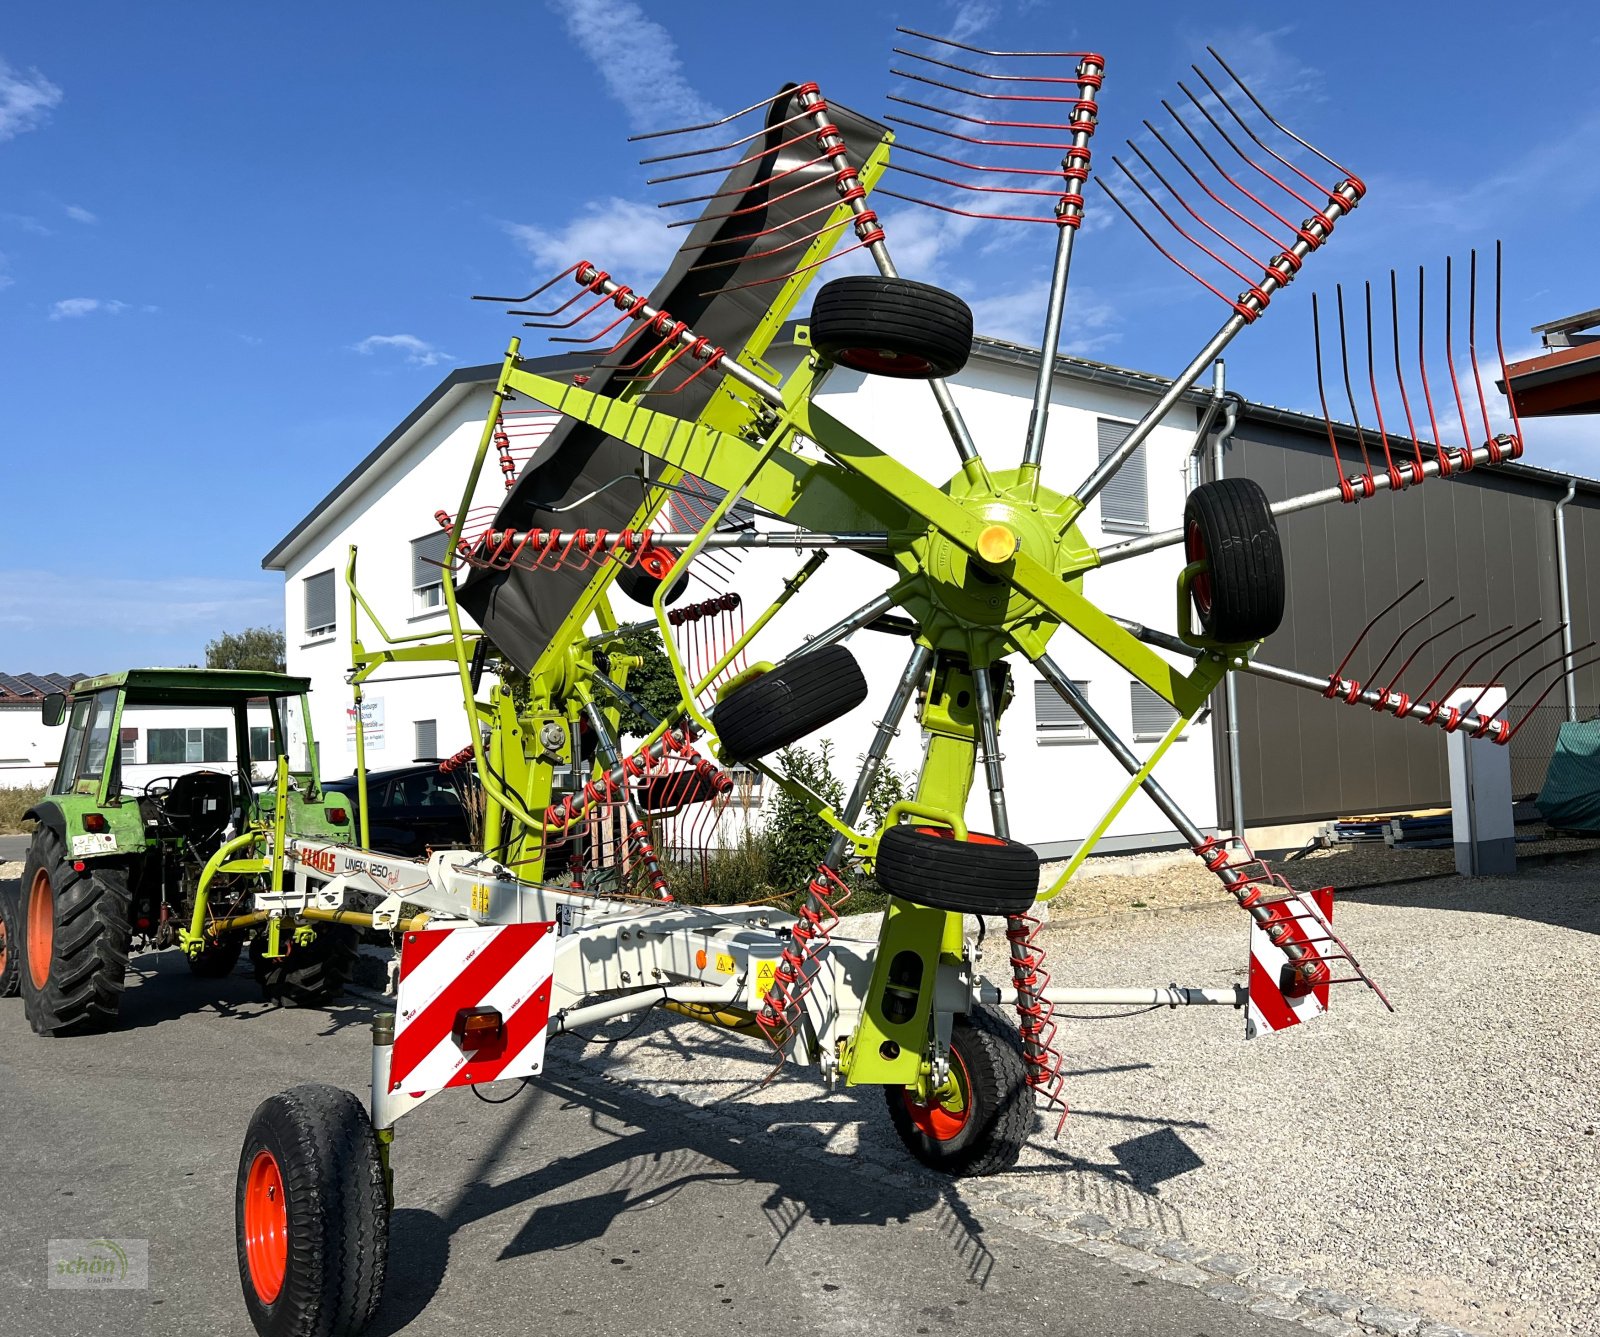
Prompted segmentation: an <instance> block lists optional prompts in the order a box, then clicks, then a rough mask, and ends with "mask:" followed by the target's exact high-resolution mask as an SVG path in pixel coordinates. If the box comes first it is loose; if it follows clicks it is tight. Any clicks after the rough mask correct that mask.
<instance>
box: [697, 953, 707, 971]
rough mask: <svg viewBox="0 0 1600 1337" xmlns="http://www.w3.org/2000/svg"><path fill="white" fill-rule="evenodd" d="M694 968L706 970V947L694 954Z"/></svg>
mask: <svg viewBox="0 0 1600 1337" xmlns="http://www.w3.org/2000/svg"><path fill="white" fill-rule="evenodd" d="M694 968H695V969H696V970H704V969H705V968H706V949H705V948H704V947H702V948H701V949H700V950H699V951H698V952H696V953H695V954H694Z"/></svg>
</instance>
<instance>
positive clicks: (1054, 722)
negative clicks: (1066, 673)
mask: <svg viewBox="0 0 1600 1337" xmlns="http://www.w3.org/2000/svg"><path fill="white" fill-rule="evenodd" d="M1072 685H1073V686H1074V687H1076V688H1077V689H1078V690H1079V691H1080V692H1082V691H1085V689H1086V688H1087V687H1088V683H1085V682H1074V683H1073V684H1072ZM1033 719H1034V724H1035V726H1036V727H1037V728H1038V730H1039V732H1040V733H1082V732H1083V719H1082V718H1081V717H1080V716H1079V714H1078V712H1077V711H1075V710H1074V709H1073V708H1072V707H1071V706H1069V705H1068V704H1067V703H1066V701H1065V700H1063V699H1062V696H1061V693H1060V692H1058V691H1056V689H1055V688H1054V687H1052V686H1051V685H1050V684H1049V683H1047V682H1036V683H1034V684H1033Z"/></svg>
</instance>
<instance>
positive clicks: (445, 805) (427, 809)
mask: <svg viewBox="0 0 1600 1337" xmlns="http://www.w3.org/2000/svg"><path fill="white" fill-rule="evenodd" d="M475 787H476V780H475V778H474V777H473V775H472V770H471V766H470V764H469V765H468V766H465V767H460V768H458V769H456V770H454V771H451V772H450V773H449V774H444V773H442V772H441V771H440V770H439V763H438V762H436V761H419V762H417V763H415V764H414V765H411V766H397V767H395V768H394V769H392V770H387V771H368V772H367V803H368V805H369V808H370V814H371V815H370V818H369V821H370V823H371V826H370V832H369V844H370V846H371V848H372V849H375V850H381V851H383V852H384V853H386V854H402V855H405V856H407V857H408V858H421V857H422V855H423V854H424V853H425V852H426V851H427V850H428V849H430V848H431V849H436V850H437V849H445V848H448V847H450V846H466V845H468V844H470V843H471V840H472V837H471V831H470V828H469V825H468V821H467V808H466V805H465V804H464V803H463V802H462V796H463V793H464V792H469V790H470V789H471V788H475ZM323 788H325V789H336V790H338V791H339V792H340V793H341V794H347V795H348V796H349V798H350V806H351V809H352V812H351V822H350V825H351V829H352V831H359V830H360V828H359V826H358V825H357V821H358V817H357V813H358V812H359V807H358V804H357V802H356V778H355V776H353V775H349V776H346V777H345V778H344V779H342V780H328V781H325V782H324V784H323ZM358 838H359V837H358Z"/></svg>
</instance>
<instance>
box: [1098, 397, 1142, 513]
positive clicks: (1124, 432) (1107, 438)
mask: <svg viewBox="0 0 1600 1337" xmlns="http://www.w3.org/2000/svg"><path fill="white" fill-rule="evenodd" d="M1095 430H1096V431H1097V432H1098V434H1099V438H1100V459H1101V460H1102V461H1104V460H1105V459H1106V457H1107V456H1108V455H1110V454H1111V453H1112V452H1113V451H1115V450H1116V448H1117V447H1118V446H1120V445H1121V444H1122V443H1123V442H1124V441H1126V440H1127V439H1128V433H1129V432H1131V431H1132V430H1133V424H1132V423H1126V422H1114V421H1113V420H1112V419H1110V418H1098V419H1096V421H1095ZM1100 526H1101V528H1102V529H1110V530H1122V531H1128V532H1131V533H1138V534H1142V533H1145V532H1146V531H1147V530H1148V529H1149V528H1150V503H1149V498H1148V497H1147V496H1146V494H1145V481H1144V447H1143V446H1142V445H1141V446H1140V447H1139V448H1138V449H1137V450H1135V451H1134V452H1133V454H1132V455H1130V456H1129V457H1128V459H1127V460H1126V461H1125V462H1124V463H1123V466H1122V468H1120V469H1118V470H1117V472H1116V473H1115V474H1113V475H1112V477H1111V481H1110V482H1109V483H1107V484H1106V485H1105V488H1104V489H1103V490H1102V491H1101V493H1100Z"/></svg>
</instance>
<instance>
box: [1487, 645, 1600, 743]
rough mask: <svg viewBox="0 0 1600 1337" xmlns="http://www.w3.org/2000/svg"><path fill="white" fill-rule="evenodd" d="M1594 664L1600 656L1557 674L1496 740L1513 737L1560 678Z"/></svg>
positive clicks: (1599, 662)
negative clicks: (1519, 717) (1518, 718)
mask: <svg viewBox="0 0 1600 1337" xmlns="http://www.w3.org/2000/svg"><path fill="white" fill-rule="evenodd" d="M1563 658H1565V656H1563ZM1596 664H1600V658H1597V659H1587V660H1585V661H1584V662H1583V663H1581V664H1574V665H1572V667H1570V668H1568V669H1566V670H1565V671H1564V672H1562V673H1560V674H1557V676H1556V679H1555V681H1554V682H1552V683H1551V684H1550V685H1549V686H1548V687H1546V688H1545V689H1544V691H1542V692H1540V693H1539V695H1538V698H1537V699H1536V700H1535V701H1534V703H1533V704H1532V705H1531V706H1529V707H1528V708H1527V710H1525V711H1523V713H1522V718H1521V719H1520V720H1518V721H1517V722H1516V723H1515V724H1514V725H1512V726H1511V728H1510V729H1509V730H1508V731H1507V732H1506V733H1505V734H1504V735H1503V736H1502V737H1501V738H1500V739H1499V740H1498V741H1499V742H1501V743H1509V742H1510V741H1511V740H1512V739H1513V738H1515V737H1516V736H1517V734H1518V733H1520V732H1521V730H1522V726H1523V725H1524V724H1526V723H1527V722H1528V721H1529V720H1531V719H1532V718H1533V712H1534V711H1536V710H1538V709H1539V707H1540V706H1542V705H1543V704H1544V699H1545V697H1547V696H1549V695H1550V693H1551V692H1553V691H1555V689H1556V688H1557V687H1559V686H1560V685H1561V683H1562V680H1563V679H1565V678H1566V677H1567V676H1568V675H1569V674H1573V673H1579V672H1581V671H1582V670H1584V669H1586V668H1593V667H1594V666H1595V665H1596Z"/></svg>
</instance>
